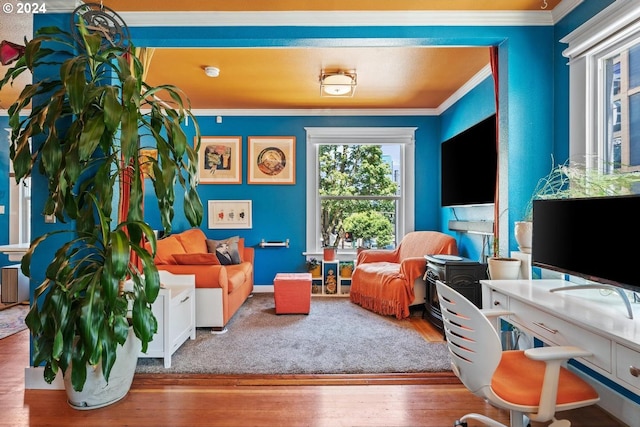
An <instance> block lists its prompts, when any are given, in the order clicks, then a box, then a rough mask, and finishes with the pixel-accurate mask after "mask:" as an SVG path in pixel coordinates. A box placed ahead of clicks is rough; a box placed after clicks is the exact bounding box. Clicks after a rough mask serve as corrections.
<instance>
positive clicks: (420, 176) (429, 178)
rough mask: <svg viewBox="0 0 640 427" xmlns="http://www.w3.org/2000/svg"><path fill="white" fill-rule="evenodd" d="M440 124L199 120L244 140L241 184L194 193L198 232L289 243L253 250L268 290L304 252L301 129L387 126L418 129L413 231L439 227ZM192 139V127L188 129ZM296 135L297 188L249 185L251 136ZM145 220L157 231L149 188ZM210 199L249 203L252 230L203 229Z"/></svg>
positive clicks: (206, 131)
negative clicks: (201, 209)
mask: <svg viewBox="0 0 640 427" xmlns="http://www.w3.org/2000/svg"><path fill="white" fill-rule="evenodd" d="M438 122H439V121H438V119H437V118H435V117H235V116H228V117H223V120H222V123H221V124H217V123H216V118H215V117H211V116H203V117H198V124H199V126H200V130H201V133H202V135H203V136H241V137H242V156H243V159H242V184H234V185H220V184H201V185H200V186H199V187H198V192H199V193H200V197H201V198H202V201H203V204H204V206H205V221H204V223H203V224H202V226H201V228H202V229H203V230H204V231H205V234H206V235H207V236H208V237H209V238H214V239H216V238H217V239H219V238H223V237H228V236H231V235H240V236H242V237H244V238H245V244H246V245H248V246H255V245H257V244H258V243H259V242H260V241H261V240H262V239H265V240H285V239H289V241H290V246H289V248H266V249H261V248H256V265H255V282H256V285H271V284H272V283H273V277H274V276H275V274H276V273H277V272H282V271H304V270H305V264H304V263H305V258H304V256H303V255H302V253H303V252H304V251H305V250H306V241H305V236H306V174H307V171H306V156H307V153H306V133H305V130H304V128H305V127H326V126H337V127H354V126H363V127H366V126H389V127H417V128H418V130H417V132H416V158H417V159H418V158H419V159H422V161H420V162H419V163H418V162H417V161H416V176H415V179H416V187H417V188H418V189H419V190H416V193H417V194H416V209H415V212H416V228H417V229H437V228H438V227H439V224H438V219H439V215H440V214H439V210H438V208H437V207H438V204H439V198H438V191H439V190H438V189H439V181H438V176H439V172H438V171H439V166H438V162H439V154H438V153H439V151H438V149H439V144H438V129H439V127H438ZM187 130H188V132H189V137H190V138H191V139H192V136H193V132H194V129H193V126H191V127H189V128H187ZM283 135H285V136H295V138H296V179H295V182H296V184H295V185H263V184H247V170H246V165H247V153H248V148H247V138H248V137H249V136H283ZM147 194H149V197H147V198H146V203H145V217H146V219H147V220H148V221H149V223H150V224H151V226H152V227H154V228H160V218H159V216H158V214H157V207H156V206H155V205H154V204H155V197H154V196H153V189H152V188H151V186H150V185H148V186H147ZM208 200H252V203H253V221H252V223H253V224H252V228H251V229H241V230H209V229H207V222H206V218H207V201H208ZM175 209H176V220H175V221H174V231H175V232H178V231H182V230H184V229H185V228H188V227H189V224H188V222H187V221H186V219H185V218H184V215H182V205H181V204H180V205H178V204H176V206H175Z"/></svg>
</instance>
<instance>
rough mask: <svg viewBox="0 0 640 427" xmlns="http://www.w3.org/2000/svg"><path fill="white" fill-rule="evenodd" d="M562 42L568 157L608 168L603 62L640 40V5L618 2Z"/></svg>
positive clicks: (594, 166)
mask: <svg viewBox="0 0 640 427" xmlns="http://www.w3.org/2000/svg"><path fill="white" fill-rule="evenodd" d="M560 42H562V43H567V44H568V47H567V48H566V49H565V50H564V51H563V52H562V54H563V55H564V56H565V57H567V58H569V157H570V158H585V159H593V160H592V161H591V164H587V167H591V168H597V169H598V170H601V171H602V170H605V165H604V164H603V162H604V161H605V160H604V159H606V158H607V156H606V152H605V150H606V147H605V144H606V137H607V128H606V127H607V123H606V122H605V120H604V118H605V117H606V116H605V108H606V106H605V102H607V100H606V99H605V94H604V78H603V73H604V72H605V70H604V67H603V64H604V61H606V60H607V59H610V58H611V57H613V56H614V54H615V53H616V52H617V51H619V50H620V49H621V48H623V47H624V46H629V45H631V44H633V43H635V42H640V5H639V4H636V3H635V2H632V1H628V0H622V1H616V2H615V3H613V4H611V5H610V6H609V7H607V8H605V9H604V10H603V11H602V12H600V13H599V14H597V15H596V16H594V17H593V18H592V19H590V20H589V21H587V22H586V23H585V24H583V25H581V26H580V27H578V28H577V29H576V30H574V31H573V32H571V33H570V34H568V35H567V36H565V37H564V38H562V39H561V40H560ZM596 161H597V162H598V163H594V162H596Z"/></svg>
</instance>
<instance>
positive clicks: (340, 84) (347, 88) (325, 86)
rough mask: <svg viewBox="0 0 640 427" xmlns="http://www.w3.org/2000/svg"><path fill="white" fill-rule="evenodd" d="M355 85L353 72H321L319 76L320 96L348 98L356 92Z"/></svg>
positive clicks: (355, 76)
mask: <svg viewBox="0 0 640 427" xmlns="http://www.w3.org/2000/svg"><path fill="white" fill-rule="evenodd" d="M357 84H358V82H357V75H356V73H355V72H347V71H335V72H325V71H323V72H322V74H321V75H320V96H342V97H350V96H353V94H354V93H355V92H356V85H357Z"/></svg>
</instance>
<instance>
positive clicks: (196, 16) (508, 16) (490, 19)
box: [47, 0, 584, 27]
mask: <svg viewBox="0 0 640 427" xmlns="http://www.w3.org/2000/svg"><path fill="white" fill-rule="evenodd" d="M583 1H584V0H563V1H562V2H560V4H558V6H556V7H555V9H553V10H542V9H541V10H539V11H473V12H471V11H447V10H444V11H422V10H420V11H409V10H407V11H379V12H378V11H368V12H363V11H321V12H317V11H313V12H309V11H287V12H206V11H196V12H187V11H183V12H154V11H145V12H118V14H119V15H120V16H121V17H122V18H123V19H124V20H125V21H126V22H127V25H129V26H133V27H150V26H154V27H156V26H158V27H196V26H210V25H216V26H288V25H296V26H323V27H325V26H328V27H332V26H415V25H429V26H459V25H465V26H486V25H491V26H507V25H515V26H531V25H533V26H537V25H554V24H555V23H557V22H558V21H560V20H561V19H562V18H564V17H565V16H566V15H567V14H569V13H570V12H571V11H572V10H573V9H575V8H576V7H577V6H578V5H580V4H581V3H582V2H583ZM84 3H85V2H83V1H81V0H75V1H70V0H48V1H47V12H51V13H68V12H72V11H73V10H74V9H75V8H76V7H78V6H80V5H82V4H84Z"/></svg>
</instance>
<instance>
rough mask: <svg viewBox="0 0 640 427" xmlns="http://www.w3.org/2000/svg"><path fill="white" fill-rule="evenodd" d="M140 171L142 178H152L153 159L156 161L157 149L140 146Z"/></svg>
mask: <svg viewBox="0 0 640 427" xmlns="http://www.w3.org/2000/svg"><path fill="white" fill-rule="evenodd" d="M138 157H139V159H140V160H139V161H140V171H141V172H142V177H143V178H151V179H153V161H154V160H155V161H158V150H156V149H155V148H141V149H140V151H138Z"/></svg>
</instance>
